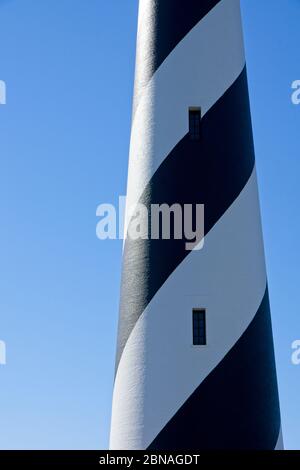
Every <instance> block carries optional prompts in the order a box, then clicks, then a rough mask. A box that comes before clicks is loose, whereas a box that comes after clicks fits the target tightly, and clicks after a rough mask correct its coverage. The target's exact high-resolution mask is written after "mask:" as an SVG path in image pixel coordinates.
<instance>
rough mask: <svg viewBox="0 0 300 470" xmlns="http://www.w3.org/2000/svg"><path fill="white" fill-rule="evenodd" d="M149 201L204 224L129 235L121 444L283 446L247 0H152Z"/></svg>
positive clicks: (140, 176) (139, 148) (140, 60)
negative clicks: (198, 239) (178, 231)
mask: <svg viewBox="0 0 300 470" xmlns="http://www.w3.org/2000/svg"><path fill="white" fill-rule="evenodd" d="M137 204H143V205H144V206H145V207H146V208H149V209H150V207H151V205H153V204H168V205H169V206H170V207H171V206H172V205H173V204H179V205H181V206H182V207H183V206H184V205H185V204H204V214H205V216H204V235H205V237H204V244H203V240H202V245H203V246H202V245H201V247H200V248H201V249H199V246H198V247H196V248H197V249H194V250H187V249H186V240H185V239H184V237H182V239H177V238H176V239H175V237H174V238H172V237H171V238H170V239H163V238H162V237H159V238H155V239H153V238H152V239H151V237H149V238H146V237H142V238H139V239H138V238H132V237H127V239H126V240H125V243H124V253H123V271H122V285H121V302H120V318H119V331H118V347H117V359H116V375H115V382H114V393H113V409H112V423H111V438H110V447H111V449H129V450H135V449H149V450H168V449H170V450H176V449H178V450H185V449H189V450H191V449H197V450H201V449H203V450H205V449H233V450H234V449H280V448H282V438H281V422H280V410H279V399H278V390H277V378H276V368H275V359H274V348H273V336H272V326H271V318H270V307H269V297H268V287H267V277H266V269H265V259H264V247H263V240H262V228H261V219H260V208H259V200H258V190H257V179H256V169H255V158H254V147H253V137H252V127H251V117H250V109H249V98H248V86H247V76H246V67H245V56H244V47H243V36H242V27H241V14H240V2H239V0H185V1H183V0H140V5H139V23H138V40H137V62H136V79H135V96H134V104H133V118H132V134H131V145H130V158H129V173H128V192H127V206H128V207H133V206H135V205H137ZM133 222H134V219H133V218H131V219H129V222H128V225H127V226H126V233H128V232H129V231H130V225H131V224H132V223H133Z"/></svg>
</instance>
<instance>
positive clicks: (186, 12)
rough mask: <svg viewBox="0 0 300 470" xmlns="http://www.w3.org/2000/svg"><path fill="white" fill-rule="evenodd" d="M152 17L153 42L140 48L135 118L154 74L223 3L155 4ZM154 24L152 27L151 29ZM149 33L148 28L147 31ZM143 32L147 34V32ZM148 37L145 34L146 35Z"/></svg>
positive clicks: (180, 0) (162, 0)
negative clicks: (197, 26) (140, 100)
mask: <svg viewBox="0 0 300 470" xmlns="http://www.w3.org/2000/svg"><path fill="white" fill-rule="evenodd" d="M151 1H152V6H151V8H149V10H150V11H151V16H150V17H149V18H147V19H144V21H145V22H146V21H147V26H146V28H147V29H148V30H151V31H152V38H151V39H150V38H148V41H147V45H146V46H145V44H144V42H141V44H140V43H139V39H138V44H137V58H139V57H140V53H139V50H140V48H142V49H141V62H139V59H138V62H137V70H136V72H137V73H136V81H135V91H134V100H133V111H132V116H134V115H135V111H136V108H137V104H138V102H139V99H140V94H141V90H142V89H143V88H144V86H145V85H146V84H147V82H148V81H149V80H150V79H151V78H152V76H153V74H154V73H155V72H156V70H157V69H158V68H159V67H160V65H161V64H162V63H163V62H164V60H165V59H166V58H167V57H168V56H169V54H170V53H171V52H172V51H173V49H175V47H176V46H177V45H178V44H179V42H180V41H182V39H183V38H184V37H185V36H186V35H187V34H188V33H189V32H190V31H191V30H192V29H193V28H194V26H196V24H197V23H198V22H200V21H201V20H202V19H203V18H204V17H205V16H206V15H207V14H208V13H209V12H210V10H212V9H213V8H214V7H215V6H216V5H217V4H218V3H219V2H220V1H221V0H151ZM150 24H151V26H150ZM144 29H145V28H144ZM144 29H143V30H144ZM142 34H144V33H142Z"/></svg>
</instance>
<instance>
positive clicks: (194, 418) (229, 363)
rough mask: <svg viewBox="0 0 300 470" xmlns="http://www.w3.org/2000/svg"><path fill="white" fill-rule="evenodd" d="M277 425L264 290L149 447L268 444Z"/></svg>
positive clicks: (274, 441) (276, 432) (266, 446)
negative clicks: (246, 321) (235, 337)
mask: <svg viewBox="0 0 300 470" xmlns="http://www.w3.org/2000/svg"><path fill="white" fill-rule="evenodd" d="M170 393H172V391H171V390H170ZM175 393H176V392H175ZM279 431H280V410H279V398H278V390H277V379H276V369H275V358H274V349H273V336H272V327H271V317H270V307H269V296H268V290H266V293H265V296H264V299H263V301H262V304H261V306H260V308H259V310H258V312H257V314H256V316H255V318H254V320H253V321H252V323H251V324H250V326H249V327H248V329H247V330H246V332H245V333H244V334H243V335H242V336H241V338H240V339H239V341H238V342H237V343H236V344H235V346H234V347H233V348H232V349H231V351H230V352H229V353H228V354H227V356H226V357H225V359H224V360H223V361H222V362H221V363H220V364H219V365H218V366H217V367H216V369H214V371H213V372H212V373H211V374H210V375H209V376H208V377H207V378H206V379H205V380H204V382H203V383H202V384H201V385H200V386H199V387H198V388H197V389H196V390H195V392H194V393H193V394H192V395H191V396H190V398H189V399H188V400H187V401H186V402H185V403H184V405H183V406H182V407H181V408H180V409H179V411H178V412H177V413H176V414H175V415H174V417H173V418H172V419H171V420H170V421H169V422H168V424H167V425H166V426H165V427H164V428H163V429H162V431H161V432H160V433H159V434H158V436H157V437H156V438H155V439H154V441H153V442H152V444H151V445H150V446H149V449H155V450H168V449H170V450H178V449H180V450H187V449H198V450H212V449H231V450H242V449H244V450H245V449H257V450H274V449H275V447H276V444H277V440H278V437H279Z"/></svg>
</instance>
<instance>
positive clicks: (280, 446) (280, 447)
mask: <svg viewBox="0 0 300 470" xmlns="http://www.w3.org/2000/svg"><path fill="white" fill-rule="evenodd" d="M275 450H284V443H283V435H282V429H281V428H280V432H279V436H278V441H277V444H276V447H275Z"/></svg>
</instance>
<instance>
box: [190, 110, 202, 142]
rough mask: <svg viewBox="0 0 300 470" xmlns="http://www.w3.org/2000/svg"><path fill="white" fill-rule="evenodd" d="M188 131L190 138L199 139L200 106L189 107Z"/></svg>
mask: <svg viewBox="0 0 300 470" xmlns="http://www.w3.org/2000/svg"><path fill="white" fill-rule="evenodd" d="M189 132H190V138H191V140H200V137H201V108H190V109H189Z"/></svg>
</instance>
